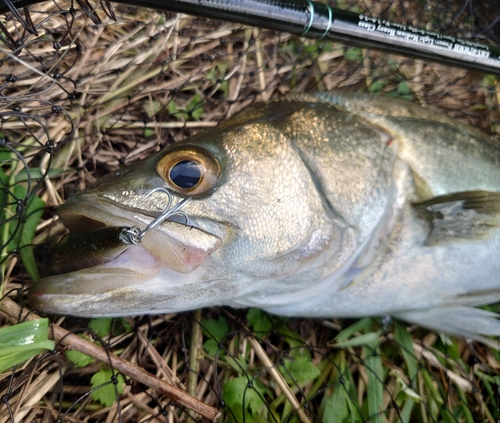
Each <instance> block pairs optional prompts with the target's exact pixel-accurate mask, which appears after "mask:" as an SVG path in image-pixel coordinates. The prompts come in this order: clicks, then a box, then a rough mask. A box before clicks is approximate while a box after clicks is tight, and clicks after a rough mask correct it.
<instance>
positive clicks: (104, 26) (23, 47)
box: [0, 0, 500, 423]
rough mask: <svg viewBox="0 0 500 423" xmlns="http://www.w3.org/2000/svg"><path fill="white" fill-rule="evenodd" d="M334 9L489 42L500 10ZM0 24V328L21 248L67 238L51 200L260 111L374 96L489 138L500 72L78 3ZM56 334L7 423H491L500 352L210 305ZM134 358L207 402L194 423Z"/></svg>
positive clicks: (426, 5)
mask: <svg viewBox="0 0 500 423" xmlns="http://www.w3.org/2000/svg"><path fill="white" fill-rule="evenodd" d="M138 3H140V2H138ZM334 3H335V4H334ZM334 3H331V5H332V6H334V7H339V8H342V9H346V10H352V11H354V12H357V13H365V14H367V15H370V16H375V17H378V18H381V19H390V20H391V21H394V22H401V23H405V24H410V25H414V26H418V27H425V28H426V29H429V30H434V31H438V32H440V33H442V34H446V35H452V36H456V37H463V38H466V39H470V40H475V41H480V42H483V43H489V44H492V45H499V44H500V24H499V20H500V3H499V2H498V1H491V2H477V3H476V2H472V1H466V2H464V1H459V0H457V1H439V0H435V1H428V2H406V1H395V0H390V1H373V2H371V1H356V2H334ZM0 30H1V33H0V36H1V41H0V163H1V167H0V203H1V204H2V208H1V210H0V236H1V240H0V243H1V244H2V249H1V258H0V262H1V266H2V279H3V288H2V295H3V297H4V298H6V299H7V300H8V301H9V303H8V304H9V307H7V306H5V305H4V308H3V311H2V312H1V313H0V319H1V320H0V321H1V322H2V325H3V327H4V328H5V327H9V326H12V325H14V324H15V323H18V322H20V321H28V320H29V319H30V318H31V317H30V316H33V314H32V313H30V309H29V306H27V305H26V303H25V290H26V289H27V288H29V286H30V284H31V280H32V279H33V278H37V277H38V270H37V266H36V265H35V263H36V262H37V261H40V260H43V259H40V257H39V255H40V254H39V253H36V254H35V253H34V250H35V249H34V248H33V246H34V245H40V244H43V243H44V242H45V241H46V240H47V239H48V238H50V237H53V236H56V235H58V234H62V233H63V231H64V228H63V226H62V224H61V223H59V222H58V220H57V217H56V216H55V208H56V207H57V206H58V205H60V204H62V203H63V202H64V200H65V199H66V198H68V196H69V195H71V194H72V193H74V192H75V191H77V190H80V189H83V188H85V187H86V186H87V185H89V184H90V183H92V182H93V181H95V180H96V179H98V178H99V177H100V176H102V175H105V174H107V173H109V172H111V171H113V170H116V169H118V168H119V166H120V165H122V164H128V163H132V162H134V161H137V160H139V159H141V158H143V157H146V156H147V155H149V154H150V153H152V152H155V151H158V149H160V148H161V147H163V146H165V145H167V144H169V143H173V142H176V141H178V140H181V139H183V138H185V137H186V136H188V135H190V134H193V133H196V132H198V131H200V130H202V129H206V128H210V127H213V126H215V125H216V124H217V123H218V122H220V121H222V120H224V119H226V118H228V117H230V116H232V115H233V114H234V113H236V112H238V111H239V110H241V109H242V108H244V107H245V106H247V105H249V104H251V103H253V102H256V101H265V100H267V99H270V98H275V97H279V96H282V95H284V94H287V93H290V92H293V93H301V92H311V91H323V92H329V91H333V90H341V91H342V90H345V91H358V92H361V91H363V92H370V93H373V94H378V93H384V94H385V95H389V96H394V97H401V98H405V99H408V100H410V101H415V102H418V103H420V104H422V105H424V106H426V107H434V108H436V109H441V110H444V111H446V113H448V114H450V115H452V116H454V117H456V118H457V119H459V120H462V121H465V122H468V123H470V124H472V125H474V126H476V127H478V128H480V129H482V130H483V131H486V132H489V133H491V134H493V135H498V133H499V132H500V114H499V106H498V105H499V102H500V91H499V82H498V78H497V77H495V76H492V75H488V74H483V73H480V72H472V71H468V70H465V69H461V68H458V67H453V66H449V65H446V64H438V63H433V62H429V61H424V60H421V59H413V58H409V57H406V56H396V55H390V54H387V53H384V52H381V51H378V50H369V49H362V48H359V47H355V46H353V45H349V44H348V43H345V44H341V43H337V42H332V41H315V40H309V39H305V38H301V37H297V36H294V35H291V34H289V33H286V32H277V31H272V30H266V29H258V28H253V27H246V26H242V25H241V24H235V23H230V22H223V21H216V20H213V19H207V18H204V17H202V16H198V17H192V16H187V15H183V14H176V13H159V12H156V11H154V10H150V9H144V8H140V7H134V6H128V5H122V4H110V3H108V2H101V3H100V4H99V3H97V2H96V3H89V2H87V1H86V0H79V1H77V3H74V2H72V1H71V2H70V1H64V0H54V1H51V2H49V1H46V2H43V3H39V4H35V5H32V6H29V7H26V8H25V9H19V10H18V11H17V12H16V13H13V12H6V13H5V14H4V15H2V16H1V17H0ZM42 256H43V253H42ZM7 300H6V301H7ZM4 303H5V301H4ZM16 307H18V308H16ZM488 309H490V310H493V311H499V307H498V305H493V306H490V307H489V308H488ZM20 310H22V311H20ZM51 322H52V323H53V324H54V326H53V328H52V329H51V333H52V336H54V338H55V339H56V340H57V342H56V344H55V347H53V348H52V347H50V348H49V349H48V350H47V348H45V349H41V351H42V350H44V351H45V352H44V353H42V354H39V355H35V356H34V357H32V358H31V359H29V360H28V361H26V362H24V361H23V362H20V363H19V364H18V366H17V367H14V368H13V369H12V368H9V369H5V370H3V372H2V374H1V376H0V392H1V394H0V398H1V402H0V422H2V423H3V422H55V421H57V422H62V421H64V422H84V421H88V422H114V421H120V422H150V421H151V422H153V421H154V422H156V421H159V422H184V421H186V422H192V421H209V420H210V418H211V417H210V416H212V417H213V415H211V414H210V413H211V412H212V411H213V410H215V411H216V412H217V413H220V417H219V421H221V422H244V421H246V422H299V421H300V422H325V423H333V422H377V423H378V422H423V423H428V422H491V423H494V422H498V421H500V357H499V354H498V352H497V351H494V350H491V349H490V348H488V347H485V346H484V345H481V344H477V343H467V342H466V341H464V340H460V339H450V338H448V337H444V336H440V335H438V334H435V333H429V332H427V331H425V330H423V329H420V328H418V327H414V326H408V325H407V324H403V323H401V322H397V321H391V320H389V319H377V318H366V319H361V320H358V321H354V320H353V321H351V320H337V319H333V320H331V319H330V320H324V321H322V320H308V319H283V318H280V317H276V316H270V315H267V314H265V313H263V312H261V311H259V310H257V309H251V310H233V309H226V308H220V309H207V310H203V311H197V312H193V313H179V314H176V315H166V316H150V317H148V316H145V317H137V318H134V319H131V318H127V319H113V320H111V319H95V320H92V321H89V320H85V319H75V318H51ZM12 327H14V326H12ZM54 328H55V329H54ZM61 330H62V332H61ZM64 331H67V332H64ZM70 334H78V336H77V337H71V335H70ZM19 336H21V335H19ZM75 338H76V340H75ZM1 341H2V338H1V335H0V342H1ZM79 342H81V344H80V343H79ZM87 344H92V345H94V346H96V347H98V348H100V349H101V350H102V351H104V356H103V358H102V360H101V361H97V360H94V359H91V358H89V357H88V356H86V355H85V354H83V353H82V351H83V352H87V353H88V352H89V351H88V350H87V349H86V348H87V347H85V346H83V347H82V345H87ZM19 348H20V349H19V350H16V351H18V352H19V354H21V353H22V349H21V346H19ZM0 354H1V351H0ZM115 356H119V357H120V359H121V360H122V361H123V362H124V363H125V364H123V363H122V364H120V363H118V362H117V361H113V359H112V357H115ZM0 359H1V357H0ZM122 365H123V366H130V368H125V370H123V367H120V366H122ZM136 365H137V366H138V367H139V368H141V369H144V370H145V371H147V372H148V374H150V375H152V376H154V377H156V378H157V379H158V380H159V381H162V382H163V383H166V384H169V386H174V387H176V388H179V390H187V391H188V392H189V394H190V395H191V396H193V397H196V398H198V399H200V400H201V401H202V402H203V403H205V404H207V405H208V406H209V409H208V411H207V412H206V413H205V415H204V417H203V416H201V415H200V414H199V413H200V410H199V409H198V408H196V407H194V409H193V406H189V402H188V401H186V399H185V398H179V397H176V396H175V395H173V394H170V395H166V391H165V389H164V388H161V387H159V386H157V385H154V383H149V382H148V383H149V384H148V383H145V382H144V379H141V378H140V377H137V375H136V373H134V372H135V371H136V370H135V369H136V367H134V366H136ZM117 366H118V367H117ZM130 369H132V370H134V371H131V370H130ZM162 386H163V385H162ZM176 392H177V391H176ZM211 410H212V411H211Z"/></svg>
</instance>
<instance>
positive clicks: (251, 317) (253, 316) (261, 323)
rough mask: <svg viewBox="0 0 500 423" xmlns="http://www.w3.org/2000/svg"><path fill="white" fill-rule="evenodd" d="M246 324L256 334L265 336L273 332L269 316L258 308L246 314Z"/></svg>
mask: <svg viewBox="0 0 500 423" xmlns="http://www.w3.org/2000/svg"><path fill="white" fill-rule="evenodd" d="M247 324H248V326H250V328H252V329H253V331H254V332H256V333H257V334H260V335H262V334H266V333H269V332H271V331H272V330H273V327H274V325H273V322H272V320H271V317H270V316H269V314H267V313H266V312H265V311H262V310H261V309H259V308H251V309H250V310H248V313H247Z"/></svg>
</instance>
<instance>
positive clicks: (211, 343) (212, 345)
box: [203, 339, 219, 356]
mask: <svg viewBox="0 0 500 423" xmlns="http://www.w3.org/2000/svg"><path fill="white" fill-rule="evenodd" d="M203 348H204V349H205V351H206V352H207V353H208V354H210V355H211V356H215V355H216V354H217V351H219V344H218V343H217V342H216V341H215V340H214V339H209V340H208V341H206V342H204V343H203Z"/></svg>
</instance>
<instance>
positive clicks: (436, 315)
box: [394, 306, 500, 350]
mask: <svg viewBox="0 0 500 423" xmlns="http://www.w3.org/2000/svg"><path fill="white" fill-rule="evenodd" d="M394 317H396V318H398V319H401V320H406V321H408V322H411V323H416V324H418V325H420V326H424V327H427V328H429V329H432V330H436V331H438V332H443V333H448V334H452V335H460V336H463V337H464V338H466V339H475V340H476V341H480V342H482V343H483V344H486V345H489V346H490V347H492V348H496V349H498V350H500V342H499V341H496V340H494V339H490V338H487V337H486V336H484V335H487V336H500V320H498V319H499V318H500V314H496V313H492V312H490V311H486V310H481V309H478V308H473V307H467V306H449V307H439V308H433V309H427V310H414V311H406V312H401V313H396V314H394Z"/></svg>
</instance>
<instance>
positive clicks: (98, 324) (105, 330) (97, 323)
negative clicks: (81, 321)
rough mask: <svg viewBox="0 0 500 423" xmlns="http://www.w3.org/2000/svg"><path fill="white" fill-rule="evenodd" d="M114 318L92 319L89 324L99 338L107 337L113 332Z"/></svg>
mask: <svg viewBox="0 0 500 423" xmlns="http://www.w3.org/2000/svg"><path fill="white" fill-rule="evenodd" d="M112 322H113V318H112V317H99V318H97V319H92V320H91V321H90V322H89V328H90V329H91V330H93V331H94V332H95V333H96V334H97V335H98V336H101V337H102V336H105V335H108V334H109V333H110V332H111V323H112Z"/></svg>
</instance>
